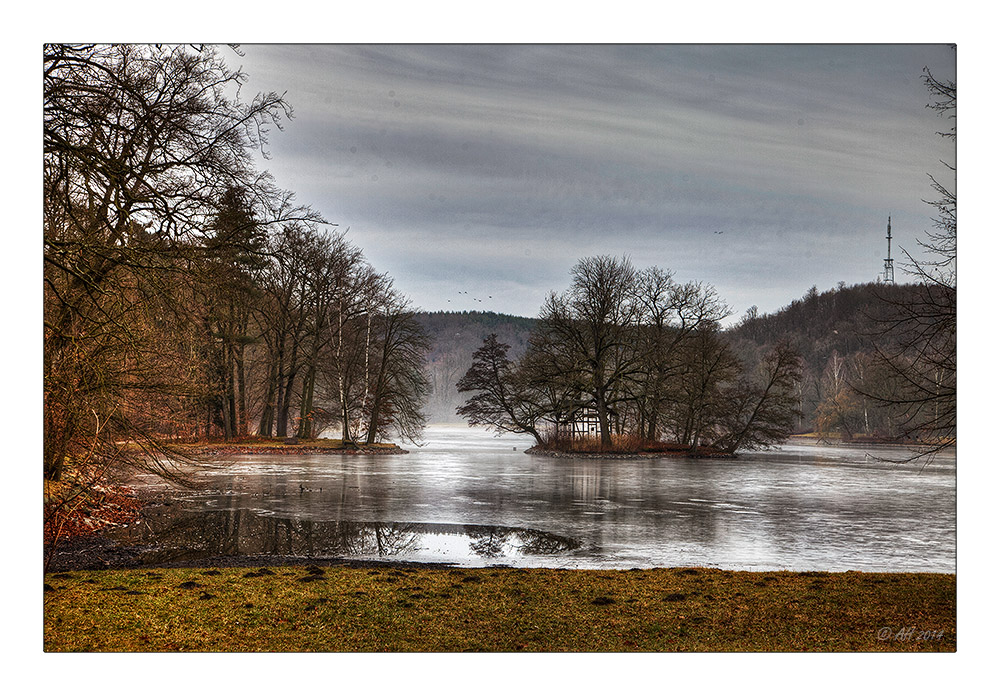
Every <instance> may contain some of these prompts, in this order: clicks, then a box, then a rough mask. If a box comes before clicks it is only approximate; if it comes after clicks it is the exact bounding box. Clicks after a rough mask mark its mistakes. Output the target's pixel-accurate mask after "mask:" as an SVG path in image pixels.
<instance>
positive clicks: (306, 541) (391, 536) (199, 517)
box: [111, 509, 580, 565]
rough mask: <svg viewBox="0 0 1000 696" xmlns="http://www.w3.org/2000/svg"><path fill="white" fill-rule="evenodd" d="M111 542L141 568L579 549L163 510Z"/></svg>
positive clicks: (417, 526) (363, 525) (482, 528)
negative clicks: (445, 551)
mask: <svg viewBox="0 0 1000 696" xmlns="http://www.w3.org/2000/svg"><path fill="white" fill-rule="evenodd" d="M111 536H112V538H113V539H114V540H115V541H117V542H118V543H121V544H123V545H128V546H133V547H135V546H139V547H144V549H146V551H145V552H144V553H143V554H142V558H141V562H142V563H143V564H144V565H153V564H162V563H169V562H179V561H190V560H196V559H200V558H212V557H235V556H284V557H307V558H317V557H331V558H337V557H369V558H370V557H379V558H381V557H405V556H407V555H412V554H414V553H416V552H418V551H421V550H423V549H425V548H427V547H428V546H433V545H434V544H435V542H436V541H440V539H441V537H442V536H451V537H461V538H464V539H466V540H468V542H469V555H470V556H474V557H479V558H488V559H497V558H503V557H514V556H518V555H552V554H559V553H565V552H568V551H572V550H573V549H576V548H579V547H580V543H579V542H578V541H576V540H575V539H571V538H568V537H562V536H557V535H553V534H549V533H547V532H543V531H539V530H534V529H524V528H514V527H499V526H489V525H450V524H431V523H419V522H413V523H395V522H393V523H372V522H354V521H344V520H336V521H320V520H308V519H295V518H283V517H276V516H272V515H259V514H255V513H253V512H251V511H248V510H240V509H233V510H212V511H201V512H196V511H176V512H175V511H173V510H170V509H164V510H162V511H159V512H154V513H152V514H147V516H146V519H145V522H144V523H143V524H139V525H133V526H132V527H129V528H125V529H121V530H117V531H115V532H113V533H112V535H111ZM448 560H451V559H448ZM458 560H461V559H458Z"/></svg>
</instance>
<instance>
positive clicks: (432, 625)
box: [44, 566, 956, 652]
mask: <svg viewBox="0 0 1000 696" xmlns="http://www.w3.org/2000/svg"><path fill="white" fill-rule="evenodd" d="M46 584H47V588H46V593H45V618H44V623H45V628H44V641H45V650H46V651H54V652H64V651H97V652H105V651H111V652H121V651H124V652H162V651H212V652H214V651H223V652H226V651H241V652H243V651H251V652H254V651H293V652H299V651H349V652H373V651H374V652H378V651H391V652H461V651H493V652H516V651H542V652H549V651H585V652H592V651H596V652H621V651H629V652H631V651H668V652H674V651H710V652H715V651H878V652H884V651H945V652H947V651H954V650H955V646H956V638H955V576H954V575H940V574H920V573H885V574H883V573H792V572H771V573H753V572H734V571H723V570H713V569H704V568H680V569H653V570H633V571H591V570H574V571H560V570H545V569H537V570H523V569H509V568H503V569H498V568H485V569H440V568H418V569H411V568H406V569H392V568H388V567H386V568H375V569H367V568H346V567H330V568H316V567H302V566H291V567H276V568H271V569H264V570H263V571H257V570H253V571H252V570H250V569H246V568H224V569H166V570H155V571H149V570H129V571H99V572H73V573H58V574H50V575H48V576H46Z"/></svg>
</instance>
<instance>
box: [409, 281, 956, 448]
mask: <svg viewBox="0 0 1000 696" xmlns="http://www.w3.org/2000/svg"><path fill="white" fill-rule="evenodd" d="M927 288H928V286H927V285H925V284H915V283H914V284H905V283H901V284H886V283H865V284H858V285H846V284H845V283H840V284H838V285H837V286H836V287H834V288H830V289H828V290H825V291H823V292H820V291H819V290H818V289H817V288H816V287H812V288H810V289H809V290H808V291H807V292H806V293H805V294H804V295H803V296H802V297H801V298H798V299H795V300H792V301H791V302H789V304H788V305H786V306H785V307H782V308H781V309H779V310H776V311H774V312H771V313H768V314H764V313H761V312H759V311H758V310H757V308H756V307H752V308H751V309H750V310H748V311H747V312H746V314H745V315H744V316H743V317H742V319H741V320H740V321H739V322H738V323H737V324H736V325H734V326H732V327H730V328H729V329H726V330H723V331H721V332H720V337H721V338H722V339H724V340H725V342H726V344H727V345H728V346H730V347H731V349H732V350H733V351H734V353H735V354H736V355H737V356H738V357H739V359H740V360H742V361H744V362H747V363H755V362H757V361H759V360H760V358H761V357H762V356H763V355H765V354H766V353H767V352H768V351H770V350H772V349H773V348H774V347H775V346H777V345H779V344H784V345H787V346H789V347H790V348H791V349H792V350H794V351H795V352H796V353H797V354H798V355H799V356H800V357H801V358H802V379H801V382H800V384H799V386H798V387H797V392H796V395H797V408H798V413H797V414H796V416H795V427H794V431H795V432H798V433H808V432H817V433H820V434H824V435H828V436H836V437H851V438H862V437H868V438H876V439H887V440H891V439H896V438H900V437H904V436H906V435H911V436H912V435H913V433H911V432H910V430H909V425H910V424H911V423H912V422H914V419H913V418H911V417H909V416H908V415H907V414H906V413H905V412H904V411H905V409H903V408H901V407H899V406H893V405H891V404H888V403H885V400H884V399H882V398H880V395H881V396H884V395H885V393H886V390H887V389H889V385H890V383H891V382H892V381H893V380H892V379H890V377H891V375H890V374H888V373H887V372H886V366H885V364H884V358H886V357H887V356H886V355H885V350H886V349H885V348H884V346H885V345H886V342H887V339H891V338H892V337H893V336H892V333H893V330H894V323H895V320H898V313H897V312H896V310H897V309H898V308H899V307H901V306H906V305H910V304H912V303H914V302H918V303H925V298H926V297H927V293H928V292H930V293H932V294H933V293H935V291H934V290H930V291H928V289H927ZM936 292H937V294H938V295H940V294H941V292H940V291H936ZM946 304H947V303H946ZM417 320H418V321H419V322H420V324H421V326H423V327H424V329H425V330H426V331H427V333H428V334H429V336H430V337H431V350H430V352H429V353H428V360H427V363H426V368H425V369H426V372H427V374H428V377H429V379H430V383H431V392H430V400H429V402H428V411H429V413H430V418H431V420H432V421H435V422H457V421H460V420H461V419H460V418H459V417H458V416H456V415H455V411H456V409H457V408H458V407H459V406H461V405H462V404H463V403H464V402H465V400H466V398H467V397H466V396H463V395H462V394H460V393H459V392H458V390H457V389H456V388H455V384H456V382H457V381H458V379H459V378H461V377H462V376H463V375H464V374H465V372H466V371H467V370H468V369H469V368H470V367H471V366H472V362H473V354H474V353H475V351H476V350H478V349H479V348H480V347H481V346H482V344H483V341H484V340H485V339H486V338H487V337H488V336H489V335H490V334H497V340H498V342H500V343H502V344H506V345H508V346H510V350H509V354H508V357H509V358H510V359H512V360H518V359H520V358H521V356H522V355H524V353H525V351H526V350H527V348H528V345H529V341H530V337H531V333H532V331H533V330H534V329H535V328H536V327H537V326H538V321H539V320H538V319H536V318H525V317H516V316H511V315H505V314H495V313H492V312H433V313H426V312H425V313H419V314H418V315H417ZM895 330H897V331H899V333H900V335H901V336H902V335H903V334H904V333H905V327H900V326H898V325H896V326H895ZM887 333H888V336H887ZM880 346H881V347H880ZM897 378H898V376H897ZM880 382H881V384H880ZM938 407H939V408H940V402H939V405H938Z"/></svg>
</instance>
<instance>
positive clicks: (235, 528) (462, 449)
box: [116, 425, 956, 573]
mask: <svg viewBox="0 0 1000 696" xmlns="http://www.w3.org/2000/svg"><path fill="white" fill-rule="evenodd" d="M531 444H532V442H531V438H523V437H512V436H505V437H502V438H496V437H494V436H493V434H491V433H487V432H485V431H482V430H475V429H471V428H467V427H465V426H460V425H459V426H439V427H433V428H429V429H428V430H427V432H426V444H425V446H423V447H420V448H418V447H414V446H412V445H410V446H407V447H408V449H409V450H410V454H408V455H402V456H382V457H376V456H369V455H359V456H339V455H332V456H331V455H326V456H322V455H316V456H302V457H299V456H296V457H290V456H287V455H247V456H234V457H232V458H231V459H230V460H229V461H228V463H227V464H226V465H225V466H223V467H220V468H219V469H215V470H211V471H208V472H206V473H205V474H204V475H203V476H202V481H203V487H202V488H201V489H200V490H199V491H198V492H195V493H191V492H185V493H182V494H181V500H180V502H179V504H176V505H173V506H170V507H169V508H167V507H164V508H162V509H160V510H157V511H156V512H155V514H152V515H151V517H150V520H149V523H148V524H145V523H143V524H140V525H133V527H130V528H128V529H124V530H119V531H118V532H116V534H117V536H118V537H119V538H120V539H121V540H122V541H123V542H127V543H133V544H153V545H155V547H156V548H155V549H154V550H151V551H150V553H149V555H148V556H147V557H146V558H145V559H144V560H145V562H146V563H148V564H155V563H163V562H169V561H174V560H190V559H192V558H198V557H202V558H205V557H211V556H225V555H254V556H268V555H274V556H278V555H281V556H300V557H303V558H322V557H339V558H356V559H382V560H403V561H421V562H447V563H455V564H457V565H463V566H485V565H512V566H523V567H559V568H647V567H656V566H692V565H695V566H711V567H719V568H728V569H746V570H780V569H788V570H827V571H843V570H862V571H930V572H949V573H950V572H954V571H955V544H956V533H955V527H956V520H955V517H956V514H955V454H954V451H951V452H950V453H947V454H945V455H939V456H938V457H937V458H935V459H934V460H933V461H932V462H930V463H926V462H920V463H911V464H892V463H886V462H881V461H879V460H878V458H879V457H895V458H900V457H901V456H902V455H903V454H904V451H902V450H899V449H896V448H879V447H864V448H863V447H843V446H840V447H836V446H817V445H811V444H788V445H785V446H783V447H782V448H781V449H779V450H774V451H770V452H762V453H748V454H743V455H741V456H740V458H738V459H735V460H696V459H674V458H667V459H651V460H650V459H643V460H635V461H625V460H594V459H573V458H570V459H551V458H546V457H534V456H530V455H526V454H524V453H523V450H524V449H526V448H527V447H530V446H531ZM144 485H148V486H151V487H162V486H163V485H164V484H162V483H158V482H156V481H153V480H152V479H144Z"/></svg>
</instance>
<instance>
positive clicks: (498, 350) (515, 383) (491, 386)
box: [457, 334, 547, 443]
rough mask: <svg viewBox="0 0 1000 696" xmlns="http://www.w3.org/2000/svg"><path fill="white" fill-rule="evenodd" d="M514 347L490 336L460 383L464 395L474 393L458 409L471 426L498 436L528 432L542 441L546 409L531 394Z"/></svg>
mask: <svg viewBox="0 0 1000 696" xmlns="http://www.w3.org/2000/svg"><path fill="white" fill-rule="evenodd" d="M509 350H510V346H508V345H507V344H505V343H501V342H500V341H499V340H497V335H496V334H490V335H489V336H487V337H486V339H485V340H484V341H483V345H482V346H481V347H480V348H479V349H478V350H477V351H476V352H475V353H474V354H473V356H472V366H471V367H470V368H469V369H468V371H467V372H466V373H465V374H464V375H463V376H462V378H461V379H460V380H459V381H458V385H457V387H458V391H459V392H460V393H465V392H474V394H473V395H472V396H471V397H469V399H468V400H467V401H466V402H465V403H464V404H463V405H462V406H459V407H458V409H457V413H458V415H460V416H462V417H464V418H465V419H466V420H467V421H468V423H469V425H483V426H486V427H487V428H491V429H493V430H496V431H497V433H504V432H507V433H528V434H530V435H531V436H532V437H534V438H535V442H537V443H541V442H542V433H541V432H540V430H539V428H538V421H539V420H540V419H541V418H542V416H543V414H544V412H545V410H547V409H543V408H541V407H539V405H538V404H537V403H536V402H535V401H533V400H532V399H531V398H530V397H529V396H528V395H527V391H528V386H529V385H528V382H527V380H524V379H523V378H522V374H519V372H522V371H521V370H519V368H518V366H517V365H516V364H515V363H514V361H512V360H510V359H509V358H508V357H507V353H508V351H509Z"/></svg>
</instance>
